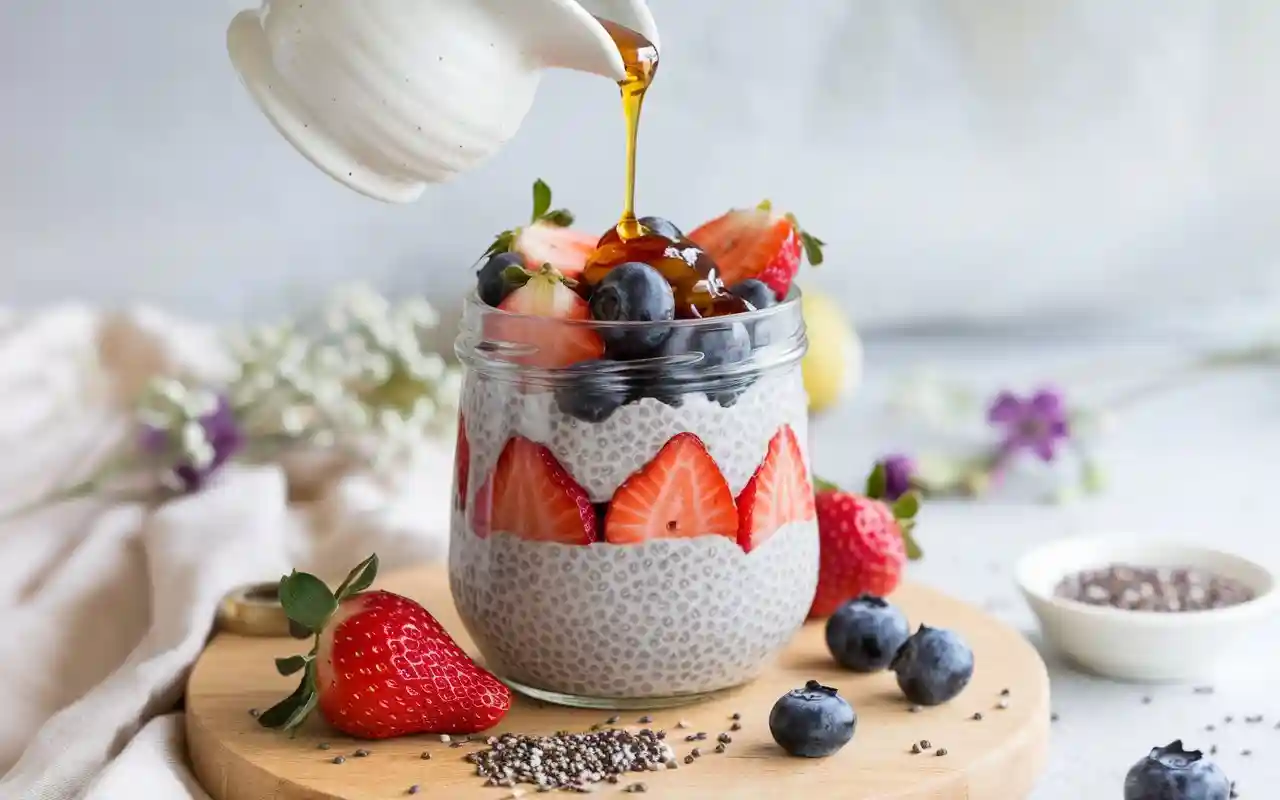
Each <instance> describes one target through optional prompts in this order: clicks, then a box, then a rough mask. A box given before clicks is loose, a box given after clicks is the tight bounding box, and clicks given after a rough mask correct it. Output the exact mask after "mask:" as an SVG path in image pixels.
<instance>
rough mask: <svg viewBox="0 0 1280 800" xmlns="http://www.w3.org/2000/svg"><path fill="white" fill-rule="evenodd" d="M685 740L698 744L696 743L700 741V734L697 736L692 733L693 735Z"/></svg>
mask: <svg viewBox="0 0 1280 800" xmlns="http://www.w3.org/2000/svg"><path fill="white" fill-rule="evenodd" d="M684 740H685V741H686V742H696V741H698V734H696V733H691V734H689V735H688V736H686V737H684Z"/></svg>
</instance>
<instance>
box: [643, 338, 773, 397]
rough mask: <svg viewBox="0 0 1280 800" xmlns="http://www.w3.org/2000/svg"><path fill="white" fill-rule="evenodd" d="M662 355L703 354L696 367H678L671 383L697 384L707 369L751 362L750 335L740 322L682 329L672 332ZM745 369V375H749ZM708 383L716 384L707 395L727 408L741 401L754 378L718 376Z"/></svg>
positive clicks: (689, 365) (673, 370)
mask: <svg viewBox="0 0 1280 800" xmlns="http://www.w3.org/2000/svg"><path fill="white" fill-rule="evenodd" d="M662 352H663V355H666V356H679V355H686V354H688V353H701V354H702V358H701V359H700V360H698V362H697V363H694V364H688V365H684V366H679V367H675V368H673V369H672V370H671V375H670V376H669V379H670V380H673V381H675V382H676V385H680V384H682V383H686V382H689V381H697V380H699V378H700V373H701V372H702V370H704V369H707V368H717V367H727V366H732V365H734V364H741V363H743V362H745V361H748V360H749V359H750V358H751V335H750V334H748V333H747V327H746V326H745V325H743V324H742V323H741V322H731V323H727V324H723V325H718V326H716V327H714V328H701V327H699V328H695V327H692V326H681V327H678V328H676V329H675V330H674V331H672V333H671V336H670V337H669V338H668V339H667V342H666V346H665V347H663V350H662ZM747 371H749V370H746V368H745V366H744V372H747ZM707 380H709V381H712V382H714V383H716V384H717V387H716V389H714V390H713V391H709V392H707V397H708V398H709V399H711V400H714V401H715V402H717V403H719V404H720V405H722V406H724V407H725V408H728V407H730V406H732V405H733V404H734V403H736V402H738V397H740V396H741V395H742V393H743V392H745V391H746V390H747V387H748V386H750V385H751V383H752V381H754V377H752V376H750V375H747V374H743V375H735V376H730V375H716V376H714V377H711V378H708V379H707Z"/></svg>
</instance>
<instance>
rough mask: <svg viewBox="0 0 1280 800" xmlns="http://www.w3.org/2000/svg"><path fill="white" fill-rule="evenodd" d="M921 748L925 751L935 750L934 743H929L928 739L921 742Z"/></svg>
mask: <svg viewBox="0 0 1280 800" xmlns="http://www.w3.org/2000/svg"><path fill="white" fill-rule="evenodd" d="M920 747H921V749H924V750H932V749H933V742H931V741H929V740H928V739H921V740H920Z"/></svg>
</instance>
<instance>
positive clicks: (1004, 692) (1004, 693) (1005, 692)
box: [1000, 689, 1013, 697]
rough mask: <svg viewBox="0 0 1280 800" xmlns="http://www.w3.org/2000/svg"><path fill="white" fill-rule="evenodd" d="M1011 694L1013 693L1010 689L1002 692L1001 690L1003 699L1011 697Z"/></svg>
mask: <svg viewBox="0 0 1280 800" xmlns="http://www.w3.org/2000/svg"><path fill="white" fill-rule="evenodd" d="M1011 694H1013V692H1011V691H1009V690H1008V689H1001V690H1000V696H1001V697H1008V696H1009V695H1011Z"/></svg>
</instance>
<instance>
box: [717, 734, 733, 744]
mask: <svg viewBox="0 0 1280 800" xmlns="http://www.w3.org/2000/svg"><path fill="white" fill-rule="evenodd" d="M716 741H717V742H719V743H720V744H733V737H732V736H730V735H729V734H727V733H722V734H720V735H719V736H717V737H716Z"/></svg>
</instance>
